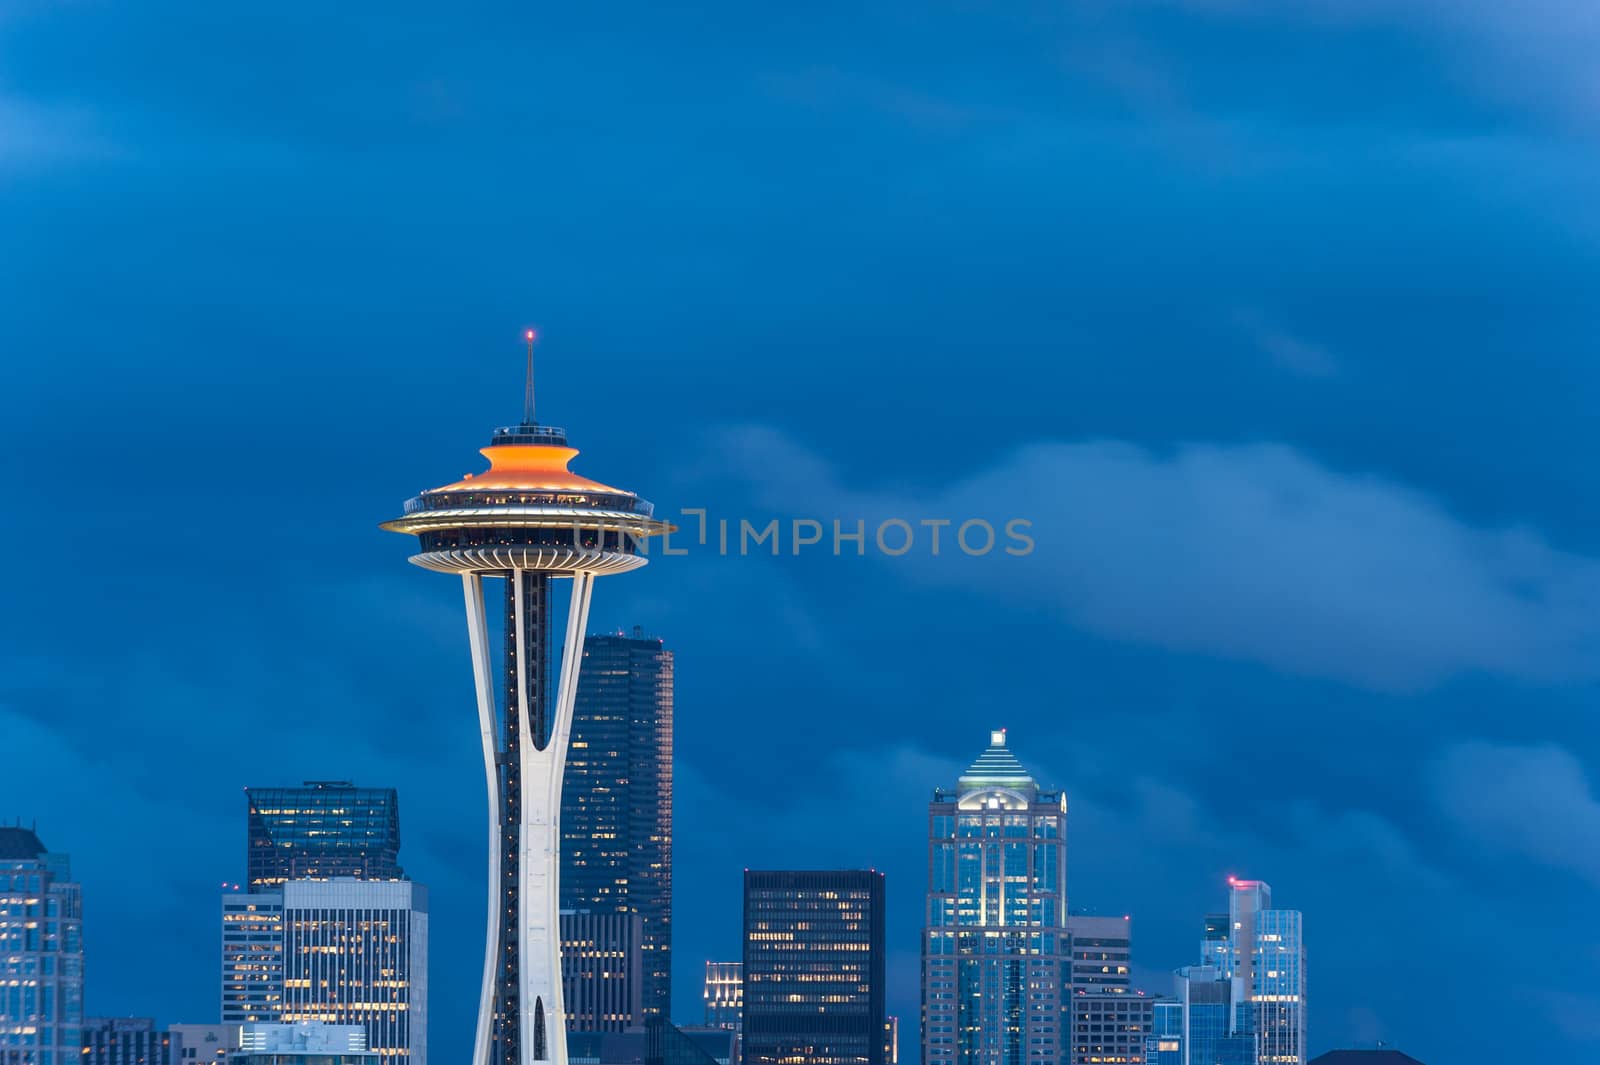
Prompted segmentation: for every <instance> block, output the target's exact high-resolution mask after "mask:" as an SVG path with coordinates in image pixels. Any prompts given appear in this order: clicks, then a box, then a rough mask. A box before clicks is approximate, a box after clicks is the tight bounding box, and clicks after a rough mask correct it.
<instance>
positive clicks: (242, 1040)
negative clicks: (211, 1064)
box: [230, 1021, 381, 1065]
mask: <svg viewBox="0 0 1600 1065" xmlns="http://www.w3.org/2000/svg"><path fill="white" fill-rule="evenodd" d="M380 1060H381V1059H380V1058H379V1056H378V1055H377V1054H376V1053H374V1052H373V1051H371V1050H369V1049H368V1048H367V1033H366V1030H365V1029H363V1028H362V1027H361V1026H360V1025H355V1024H318V1023H316V1022H311V1021H302V1022H299V1023H296V1024H245V1025H241V1026H240V1028H239V1049H238V1051H236V1052H235V1054H234V1056H233V1058H231V1059H230V1061H231V1062H232V1065H377V1063H378V1062H379V1061H380Z"/></svg>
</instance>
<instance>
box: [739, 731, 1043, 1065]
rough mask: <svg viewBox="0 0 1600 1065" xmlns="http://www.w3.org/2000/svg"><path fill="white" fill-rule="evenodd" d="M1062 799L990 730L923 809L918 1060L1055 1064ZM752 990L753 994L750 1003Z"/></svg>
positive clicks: (962, 1064)
mask: <svg viewBox="0 0 1600 1065" xmlns="http://www.w3.org/2000/svg"><path fill="white" fill-rule="evenodd" d="M1066 823H1067V800H1066V796H1065V795H1063V794H1062V793H1060V792H1053V791H1045V790H1043V789H1041V788H1040V787H1039V785H1038V783H1037V782H1036V781H1035V780H1034V778H1033V777H1032V775H1030V774H1029V773H1028V771H1027V770H1025V769H1024V768H1023V767H1022V765H1021V763H1019V762H1018V761H1017V759H1016V756H1015V755H1013V754H1012V753H1011V750H1010V748H1008V747H1007V746H1006V734H1005V731H1004V730H1003V729H1002V730H999V731H996V732H993V733H991V734H990V743H989V747H988V749H987V750H985V751H984V752H983V754H982V755H980V756H979V757H978V760H977V761H976V762H974V763H973V764H972V766H971V767H970V768H969V769H968V770H967V771H966V772H965V773H963V774H962V775H961V777H960V779H959V780H958V781H957V785H956V788H955V789H954V790H953V791H952V790H947V789H944V788H940V789H937V790H935V792H934V794H933V802H932V803H931V804H930V805H929V807H928V895H927V909H926V913H925V915H924V920H925V922H926V924H925V927H924V929H923V937H922V1061H923V1065H1055V1063H1057V1062H1059V1061H1061V1060H1063V1059H1064V1058H1065V1057H1066V1048H1067V1046H1068V1043H1067V1041H1066V1038H1065V1035H1066V1033H1065V1032H1064V1031H1063V1029H1064V1028H1065V1027H1066V1026H1067V1024H1068V1013H1069V1010H1068V1008H1067V1007H1068V1005H1069V1004H1068V1003H1067V1002H1064V1001H1063V990H1064V987H1065V986H1066V985H1068V984H1069V983H1070V981H1071V978H1072V974H1071V968H1070V966H1071V960H1070V957H1069V950H1068V941H1067V933H1066V929H1065V927H1064V924H1065V920H1066V912H1067V881H1066V877H1067V870H1066V860H1067V859H1066ZM748 995H749V989H748V987H747V989H746V996H747V997H748Z"/></svg>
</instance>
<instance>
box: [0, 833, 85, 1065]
mask: <svg viewBox="0 0 1600 1065" xmlns="http://www.w3.org/2000/svg"><path fill="white" fill-rule="evenodd" d="M82 1054H83V897H82V892H81V890H80V889H79V887H78V885H77V884H76V883H74V882H73V880H72V863H71V861H70V860H69V859H68V857H67V855H65V854H53V853H51V852H50V851H48V850H46V849H45V845H44V844H43V843H42V842H40V840H39V837H38V835H37V834H35V833H34V831H33V830H32V829H27V828H22V827H20V826H16V827H5V826H0V1065H68V1063H69V1062H76V1061H77V1060H78V1059H79V1058H80V1057H81V1056H82Z"/></svg>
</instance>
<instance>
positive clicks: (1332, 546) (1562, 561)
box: [720, 428, 1600, 691]
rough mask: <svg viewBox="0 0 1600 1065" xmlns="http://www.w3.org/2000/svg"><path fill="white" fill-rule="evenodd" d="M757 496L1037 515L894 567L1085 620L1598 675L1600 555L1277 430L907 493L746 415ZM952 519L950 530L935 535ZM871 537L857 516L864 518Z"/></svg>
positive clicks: (1015, 466)
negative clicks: (1320, 453) (1326, 462)
mask: <svg viewBox="0 0 1600 1065" xmlns="http://www.w3.org/2000/svg"><path fill="white" fill-rule="evenodd" d="M720 446H721V447H722V448H723V449H724V451H725V452H726V453H727V454H729V455H730V456H732V459H731V461H732V462H733V463H734V465H735V467H736V472H737V473H738V474H739V475H741V476H743V477H745V478H746V479H747V480H748V482H749V488H750V491H751V492H752V493H753V494H754V495H755V497H756V500H757V502H759V503H761V504H763V505H769V506H772V507H774V508H775V509H779V512H780V513H783V512H784V511H789V510H792V509H793V502H792V501H793V500H797V499H800V500H807V501H808V503H807V506H808V507H809V509H810V510H812V511H815V512H817V514H818V515H819V516H821V517H824V518H830V517H834V516H837V517H839V518H841V519H843V520H844V521H845V522H846V523H847V524H848V525H850V526H852V527H853V525H854V521H855V520H856V519H857V518H858V517H859V518H862V519H864V520H865V521H866V522H867V526H868V528H869V529H871V528H873V527H875V525H876V524H877V523H879V522H881V521H884V520H887V519H890V518H901V519H903V520H907V521H910V522H912V523H913V524H915V523H917V522H919V521H921V520H923V519H933V518H948V519H951V520H953V521H955V522H957V523H959V522H960V521H962V520H964V519H966V518H969V517H982V518H984V519H986V520H990V521H991V522H993V523H995V525H996V526H997V527H998V526H999V525H1000V524H1002V523H1004V522H1005V521H1007V520H1009V519H1011V518H1024V519H1027V520H1028V521H1031V522H1032V527H1031V529H1030V533H1031V535H1032V537H1033V539H1034V540H1035V542H1036V544H1037V548H1036V549H1035V550H1034V551H1033V553H1032V554H1031V555H1028V556H1026V557H1022V558H1016V557H1011V556H1007V555H1003V554H1001V553H1000V552H999V551H995V552H993V553H991V554H989V555H987V556H985V557H982V558H967V557H964V556H963V555H961V554H960V553H959V552H955V551H952V550H950V549H949V548H948V547H947V548H946V549H945V550H944V551H943V553H942V554H941V555H940V556H938V557H934V556H932V555H931V553H930V552H929V551H928V549H927V548H928V545H927V541H926V540H924V541H923V543H922V544H921V545H920V546H919V547H918V548H917V549H916V550H913V551H912V552H910V553H908V554H906V555H904V556H901V557H898V558H891V559H885V560H884V561H885V562H886V563H893V564H894V565H896V566H899V567H900V572H902V573H903V574H905V576H906V579H908V580H914V581H917V582H920V583H932V584H937V585H955V586H962V587H965V588H968V589H970V590H972V591H974V592H976V593H978V594H981V595H985V596H991V597H997V598H1000V599H1003V600H1005V601H1007V602H1009V603H1012V604H1014V605H1015V604H1021V605H1028V606H1035V607H1039V608H1042V609H1045V610H1049V611H1055V612H1058V613H1059V614H1060V615H1062V616H1064V617H1065V618H1066V619H1067V620H1069V621H1070V622H1071V623H1073V624H1074V625H1076V626H1079V627H1081V628H1083V629H1085V630H1088V631H1090V632H1093V633H1096V634H1099V635H1101V636H1106V637H1111V638H1114V639H1120V640H1127V641H1131V642H1136V643H1142V644H1147V645H1154V646H1159V647H1164V648H1168V649H1171V650H1176V651H1183V652H1193V653H1201V654H1209V655H1218V656H1224V657H1228V658H1232V659H1236V660H1245V661H1254V662H1259V663H1262V664H1265V665H1268V666H1271V667H1273V668H1275V669H1278V670H1281V671H1285V672H1288V673H1294V674H1302V675H1310V676H1318V677H1327V678H1333V679H1338V680H1343V681H1346V682H1348V683H1352V684H1356V685H1361V686H1364V687H1369V688H1374V689H1379V690H1387V691H1414V690H1418V689H1423V688H1427V687H1431V686H1434V685H1437V684H1439V683H1441V682H1443V681H1445V680H1448V679H1450V678H1452V677H1455V676H1459V675H1462V674H1470V673H1486V674H1492V675H1498V676H1502V677H1510V678H1516V679H1521V680H1529V681H1536V682H1557V681H1563V680H1573V679H1586V678H1592V677H1594V676H1596V674H1597V671H1600V654H1597V652H1600V561H1597V560H1595V559H1592V558H1589V557H1586V556H1581V555H1576V554H1572V553H1569V552H1564V551H1562V550H1559V549H1557V548H1555V547H1552V546H1551V545H1549V544H1548V543H1546V542H1545V541H1544V540H1543V539H1542V538H1541V537H1540V536H1539V535H1538V534H1537V533H1535V532H1533V531H1530V530H1527V529H1522V528H1492V529H1491V528H1478V527H1475V526H1472V525H1470V524H1468V523H1466V522H1464V521H1462V520H1460V519H1459V518H1457V517H1455V516H1454V515H1452V514H1450V513H1449V512H1448V511H1447V510H1446V509H1445V508H1444V507H1443V506H1442V505H1440V504H1439V503H1438V502H1436V501H1434V500H1432V499H1430V498H1428V497H1426V496H1424V495H1422V494H1420V493H1418V492H1415V491H1412V490H1410V489H1408V488H1405V487H1403V486H1401V485H1398V484H1394V483H1392V482H1389V481H1385V480H1383V479H1381V478H1377V477H1372V476H1364V475H1359V474H1349V473H1341V472H1337V471H1334V470H1330V469H1327V468H1325V467H1323V466H1320V465H1318V464H1317V463H1316V462H1315V461H1313V460H1312V459H1310V458H1308V457H1306V456H1305V455H1302V454H1301V453H1299V452H1297V451H1295V450H1293V449H1292V448H1289V447H1285V446H1281V445H1277V444H1252V445H1238V446H1223V445H1214V444H1188V445H1184V446H1182V447H1179V448H1178V449H1176V450H1175V451H1174V452H1172V453H1170V454H1158V453H1156V452H1153V451H1149V450H1146V449H1143V448H1140V447H1136V446H1133V445H1130V444H1126V443H1121V442H1116V441H1091V442H1085V443H1076V444H1063V443H1049V444H1038V445H1034V446H1030V447H1027V448H1024V449H1022V450H1020V451H1018V452H1016V453H1015V454H1013V455H1011V456H1009V457H1008V458H1006V459H1005V460H1004V461H1002V462H1001V463H1000V464H998V465H996V466H994V467H992V468H990V469H988V470H986V471H982V472H979V473H976V474H973V475H970V476H968V477H966V478H965V479H964V480H960V481H956V482H953V483H949V484H947V485H945V486H943V487H940V488H935V489H933V490H931V491H926V492H921V493H908V492H897V491H877V490H872V489H867V488H854V487H850V486H847V485H845V484H843V483H842V482H841V480H840V479H839V478H838V476H837V475H836V474H835V473H834V472H833V471H832V470H831V469H829V468H828V467H827V466H826V465H824V464H822V463H821V462H820V461H819V460H818V459H817V458H816V456H815V455H813V454H811V453H810V452H808V451H806V450H805V449H804V448H801V447H799V446H797V445H796V444H795V443H794V442H793V441H791V440H789V439H788V438H787V437H784V436H782V435H781V434H778V433H776V432H773V431H771V430H768V429H762V428H745V429H740V430H736V431H733V432H731V433H730V434H729V435H728V438H727V440H726V442H725V443H723V444H722V445H720ZM947 535H948V534H947ZM868 536H869V541H870V539H871V534H870V533H869V534H868Z"/></svg>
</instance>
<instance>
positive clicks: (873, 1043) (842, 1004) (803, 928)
mask: <svg viewBox="0 0 1600 1065" xmlns="http://www.w3.org/2000/svg"><path fill="white" fill-rule="evenodd" d="M883 915H884V896H883V874H882V873H879V872H868V871H866V870H832V871H823V872H755V871H751V870H746V871H745V874H744V1035H743V1061H744V1062H745V1065H885V1061H886V1059H887V1056H888V1045H887V1044H888V1042H889V1028H888V1025H887V1017H886V1015H885V1011H884V1001H885V996H884V950H883V942H884V928H883Z"/></svg>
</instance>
